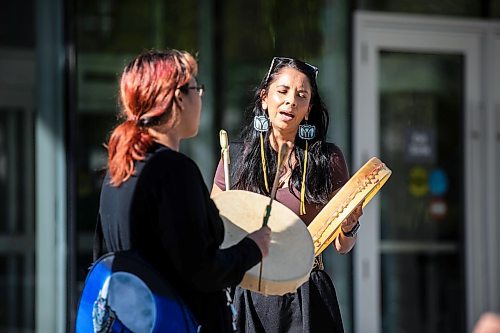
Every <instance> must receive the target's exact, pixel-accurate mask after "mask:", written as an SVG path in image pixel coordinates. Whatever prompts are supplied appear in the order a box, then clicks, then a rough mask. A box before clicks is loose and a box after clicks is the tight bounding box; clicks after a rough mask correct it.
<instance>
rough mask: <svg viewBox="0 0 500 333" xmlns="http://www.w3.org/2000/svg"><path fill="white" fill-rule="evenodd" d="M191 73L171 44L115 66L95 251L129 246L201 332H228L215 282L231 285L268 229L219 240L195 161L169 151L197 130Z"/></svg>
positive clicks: (256, 255) (190, 64)
mask: <svg viewBox="0 0 500 333" xmlns="http://www.w3.org/2000/svg"><path fill="white" fill-rule="evenodd" d="M196 74H197V63H196V60H195V59H194V58H193V56H192V55H190V54H189V53H187V52H184V51H177V50H167V51H162V52H160V51H149V52H145V53H143V54H141V55H139V56H138V57H137V58H135V59H134V60H132V61H131V62H130V63H129V64H128V65H127V66H126V67H125V69H124V71H123V73H122V76H121V80H120V91H119V101H120V115H121V117H122V122H121V123H120V124H119V125H118V126H117V127H116V128H115V129H114V131H113V132H112V134H111V137H110V139H109V142H108V145H107V147H108V170H107V174H106V177H105V180H104V183H103V186H102V192H101V199H100V208H99V220H98V230H97V232H98V233H100V234H101V235H102V241H96V244H95V246H96V248H97V250H96V253H95V256H99V255H102V254H104V253H107V252H117V251H127V250H134V251H136V252H137V253H139V254H140V255H141V257H142V258H143V259H145V260H146V261H147V262H148V263H149V264H151V265H152V266H153V267H154V268H155V269H156V270H157V271H158V272H159V273H160V275H162V276H163V277H164V278H165V279H166V280H167V281H168V283H170V285H171V286H172V287H173V288H174V289H175V291H176V292H177V294H178V295H179V296H180V297H181V299H182V300H183V301H184V302H185V303H186V304H187V306H188V307H189V309H190V310H191V312H192V313H193V315H194V317H195V318H196V320H197V322H198V323H199V324H200V325H201V326H202V330H201V332H228V331H231V314H230V311H229V308H228V307H227V304H226V303H227V300H226V296H225V294H224V291H223V288H226V287H229V286H235V285H237V284H238V283H239V282H240V281H241V279H242V278H243V275H244V273H245V272H246V271H247V270H248V269H250V268H251V267H253V266H254V265H256V264H257V263H258V262H259V261H260V260H261V259H262V257H263V256H266V255H267V253H268V247H269V241H270V230H269V228H267V227H264V228H262V229H260V230H258V231H256V232H254V233H252V234H250V235H249V236H248V237H246V238H244V239H243V240H242V241H241V242H239V243H238V244H236V245H234V246H232V247H230V248H228V249H224V250H221V249H219V246H220V244H221V243H222V241H223V237H224V226H223V223H222V220H221V218H220V216H219V214H218V213H219V212H218V210H217V208H216V206H215V205H214V203H213V202H212V200H211V199H210V195H209V192H208V189H207V188H206V186H205V184H204V182H203V178H202V176H201V173H200V171H199V169H198V167H197V166H196V164H195V163H194V162H193V161H192V160H191V159H189V158H188V157H187V156H185V155H183V154H182V153H180V152H179V151H178V150H179V144H180V141H181V140H182V139H185V138H189V137H193V136H195V135H196V134H197V132H198V126H199V122H200V111H201V105H202V102H201V96H202V95H203V91H204V86H203V85H200V84H198V83H197V80H196ZM97 239H98V238H97Z"/></svg>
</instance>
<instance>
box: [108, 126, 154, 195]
mask: <svg viewBox="0 0 500 333" xmlns="http://www.w3.org/2000/svg"><path fill="white" fill-rule="evenodd" d="M152 144H153V139H152V137H151V136H150V135H149V134H148V133H147V132H146V131H145V130H144V129H142V128H139V127H138V126H137V124H136V123H135V122H134V121H131V120H127V121H125V122H123V123H121V124H120V125H118V126H117V127H116V128H115V130H114V131H113V133H112V134H111V137H110V139H109V143H108V168H109V173H110V176H111V182H110V183H111V185H113V186H120V185H121V184H122V183H123V182H125V181H126V180H127V179H129V178H130V177H131V176H132V175H133V173H134V172H135V161H140V160H143V159H144V158H145V157H146V153H147V150H148V148H149V147H150V146H151V145H152Z"/></svg>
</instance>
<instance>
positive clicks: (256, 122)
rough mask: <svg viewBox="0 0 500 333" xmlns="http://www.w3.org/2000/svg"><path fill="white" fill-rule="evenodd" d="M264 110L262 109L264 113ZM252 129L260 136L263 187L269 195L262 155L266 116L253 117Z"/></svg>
mask: <svg viewBox="0 0 500 333" xmlns="http://www.w3.org/2000/svg"><path fill="white" fill-rule="evenodd" d="M265 111H266V109H264V113H265ZM253 128H254V129H255V130H256V131H257V132H259V136H260V159H261V161H262V173H263V175H264V185H265V186H266V191H267V192H268V193H269V183H268V181H267V171H266V170H267V168H266V156H265V154H264V134H263V133H264V132H267V131H269V118H268V117H267V116H266V115H262V116H255V117H254V118H253Z"/></svg>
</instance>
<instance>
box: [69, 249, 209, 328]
mask: <svg viewBox="0 0 500 333" xmlns="http://www.w3.org/2000/svg"><path fill="white" fill-rule="evenodd" d="M200 329H201V326H199V325H198V324H197V323H196V321H195V319H194V317H193V315H192V313H191V312H190V311H189V309H188V308H187V306H186V305H185V304H184V303H183V302H182V300H181V299H179V297H178V296H177V295H176V294H175V293H174V291H173V289H172V288H171V286H170V285H169V284H168V283H167V281H165V279H163V278H162V277H161V276H160V275H159V274H158V273H157V272H156V271H155V270H154V268H153V267H152V266H151V265H149V264H148V263H147V262H146V261H144V260H143V259H142V258H141V257H140V256H139V255H138V254H137V253H135V252H133V251H120V252H114V253H113V252H112V253H108V254H105V255H103V256H101V257H100V258H99V259H98V260H97V261H96V262H95V263H94V265H93V266H92V268H91V270H90V272H89V273H88V275H87V278H86V280H85V286H84V289H83V293H82V295H81V299H80V303H79V306H78V312H77V317H76V333H105V332H106V333H107V332H134V333H143V332H144V333H159V332H166V333H168V332H176V333H177V332H179V333H197V332H200Z"/></svg>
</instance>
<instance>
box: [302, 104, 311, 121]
mask: <svg viewBox="0 0 500 333" xmlns="http://www.w3.org/2000/svg"><path fill="white" fill-rule="evenodd" d="M311 108H312V104H311V105H309V109H308V110H307V112H306V116H305V117H304V119H305V120H306V121H307V120H309V113H311Z"/></svg>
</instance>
